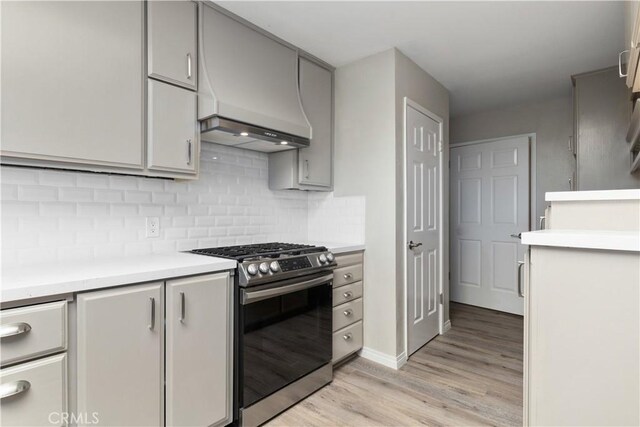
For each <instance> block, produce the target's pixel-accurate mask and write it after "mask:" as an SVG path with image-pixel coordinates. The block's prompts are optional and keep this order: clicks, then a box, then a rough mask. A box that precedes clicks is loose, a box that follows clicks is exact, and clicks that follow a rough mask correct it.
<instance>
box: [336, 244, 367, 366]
mask: <svg viewBox="0 0 640 427" xmlns="http://www.w3.org/2000/svg"><path fill="white" fill-rule="evenodd" d="M336 262H337V263H338V267H337V268H336V269H335V270H333V359H332V361H333V363H334V364H336V363H338V362H340V361H342V360H345V359H346V358H347V357H348V356H350V355H352V354H354V353H356V352H357V351H359V350H360V349H361V348H362V343H363V327H362V321H363V306H364V304H363V298H362V295H363V286H362V277H363V274H362V273H363V264H364V257H363V254H362V252H352V253H349V254H341V255H336Z"/></svg>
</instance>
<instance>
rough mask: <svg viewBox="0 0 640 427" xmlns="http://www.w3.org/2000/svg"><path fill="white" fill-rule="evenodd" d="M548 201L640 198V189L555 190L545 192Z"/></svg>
mask: <svg viewBox="0 0 640 427" xmlns="http://www.w3.org/2000/svg"><path fill="white" fill-rule="evenodd" d="M545 200H546V201H547V202H564V201H576V200H640V189H632V190H600V191H555V192H551V193H546V194H545Z"/></svg>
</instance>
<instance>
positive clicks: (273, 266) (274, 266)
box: [269, 261, 280, 273]
mask: <svg viewBox="0 0 640 427" xmlns="http://www.w3.org/2000/svg"><path fill="white" fill-rule="evenodd" d="M269 268H271V271H273V272H274V273H275V272H277V271H278V270H280V266H279V265H278V262H277V261H272V262H271V264H269Z"/></svg>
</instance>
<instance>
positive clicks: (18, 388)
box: [0, 380, 31, 399]
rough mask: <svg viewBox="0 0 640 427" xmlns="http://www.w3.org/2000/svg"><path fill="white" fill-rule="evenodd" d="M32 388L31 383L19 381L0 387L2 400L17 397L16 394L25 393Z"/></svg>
mask: <svg viewBox="0 0 640 427" xmlns="http://www.w3.org/2000/svg"><path fill="white" fill-rule="evenodd" d="M30 388H31V383H30V382H29V381H26V380H18V381H14V382H12V383H7V384H2V385H0V399H4V398H5V397H11V396H15V395H16V394H20V393H24V392H25V391H27V390H29V389H30Z"/></svg>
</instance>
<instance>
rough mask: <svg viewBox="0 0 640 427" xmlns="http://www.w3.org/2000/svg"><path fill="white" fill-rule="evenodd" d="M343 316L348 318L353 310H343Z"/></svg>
mask: <svg viewBox="0 0 640 427" xmlns="http://www.w3.org/2000/svg"><path fill="white" fill-rule="evenodd" d="M343 314H344V315H345V316H347V317H349V316H351V315H353V310H351V309H348V310H345V311H344V312H343Z"/></svg>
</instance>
